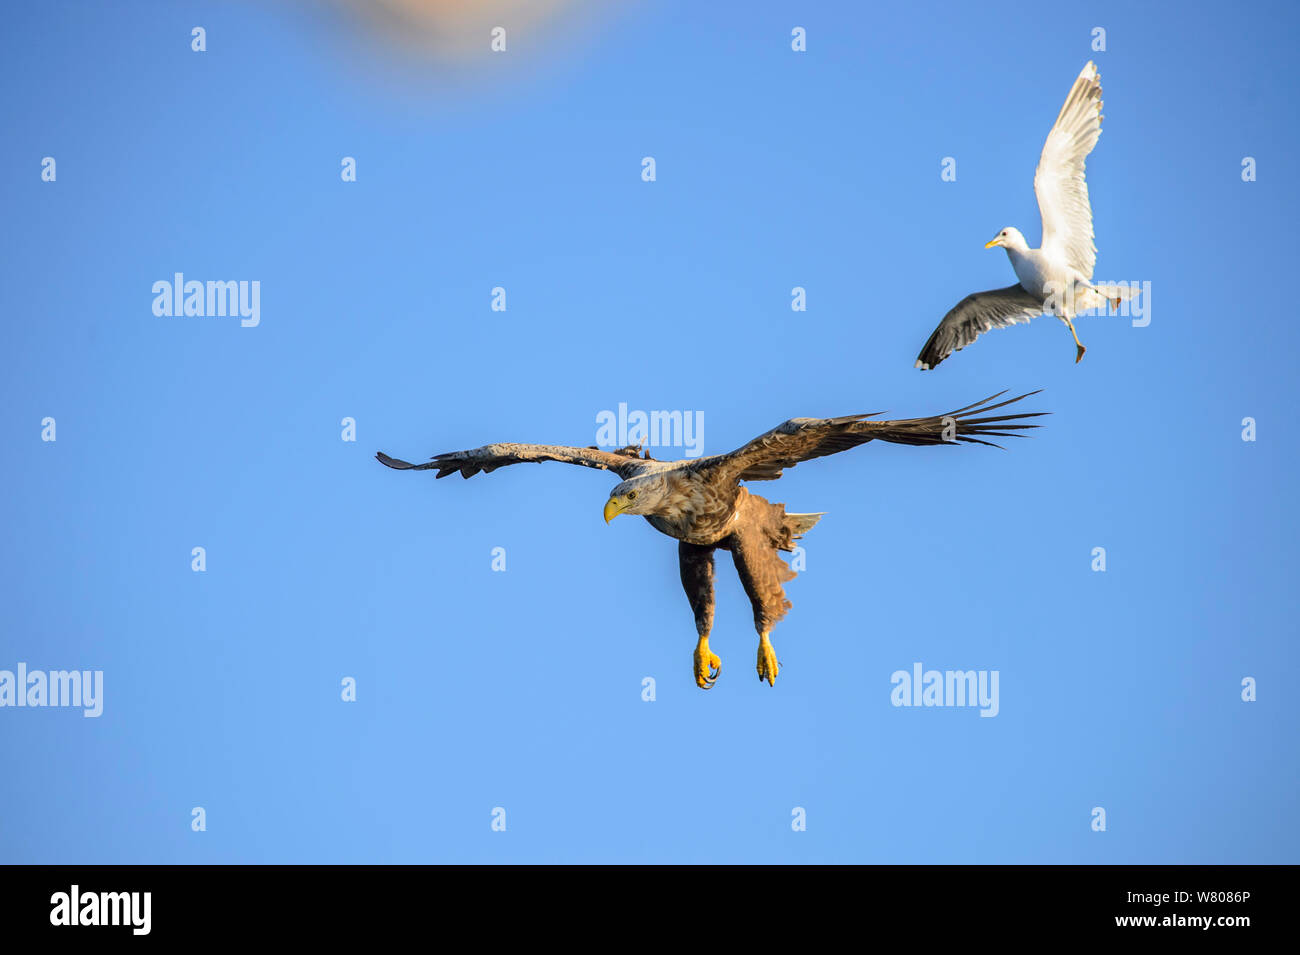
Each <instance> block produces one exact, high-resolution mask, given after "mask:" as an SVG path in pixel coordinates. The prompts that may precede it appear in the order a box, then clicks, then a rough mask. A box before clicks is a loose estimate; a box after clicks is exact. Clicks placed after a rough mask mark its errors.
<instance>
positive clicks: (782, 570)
mask: <svg viewBox="0 0 1300 955" xmlns="http://www.w3.org/2000/svg"><path fill="white" fill-rule="evenodd" d="M746 505H747V506H746V509H745V511H744V512H743V513H742V514H741V516H740V519H739V520H738V521H737V522H736V524H735V525H734V526H735V530H734V531H732V533H731V536H730V538H729V539H728V541H729V549H730V550H731V558H732V560H734V561H735V563H736V573H737V575H739V577H740V582H741V584H742V585H743V586H744V588H745V593H746V594H748V595H749V603H750V605H751V606H752V607H753V608H754V629H755V630H756V631H758V678H759V679H760V680H766V681H767V683H768V685H769V686H776V675H777V673H778V672H779V671H780V666H779V665H778V664H777V661H776V650H774V649H773V648H772V640H771V633H772V628H773V627H775V626H776V624H777V621H779V620H780V619H781V618H782V617H784V616H785V614H786V611H787V610H789V609H790V601H789V600H787V599H786V596H785V588H784V586H783V585H784V584H785V583H786V581H789V580H793V579H794V576H795V574H794V571H792V570H791V569H790V565H789V564H787V563H786V562H785V561H783V560H782V559H781V555H780V553H779V550H780V548H781V547H783V546H784V547H788V546H790V544H791V542H792V540H793V535H794V533H795V530H794V529H793V528H792V527H789V526H787V522H788V518H787V516H786V514H785V510H784V508H783V507H782V506H781V505H780V504H771V503H769V502H767V501H765V500H763V498H761V497H759V496H758V495H756V494H750V495H749V497H748V498H747V502H746Z"/></svg>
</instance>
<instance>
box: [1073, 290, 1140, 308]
mask: <svg viewBox="0 0 1300 955" xmlns="http://www.w3.org/2000/svg"><path fill="white" fill-rule="evenodd" d="M1141 291H1142V286H1141V285H1137V284H1134V285H1090V286H1089V287H1088V289H1087V291H1086V292H1084V293H1083V300H1082V301H1081V302H1080V303H1079V305H1078V310H1079V311H1080V312H1087V311H1091V310H1092V309H1094V308H1103V309H1104V308H1111V307H1114V308H1119V306H1120V303H1121V302H1127V301H1128V300H1129V299H1131V298H1136V297H1137V296H1138V293H1140V292H1141Z"/></svg>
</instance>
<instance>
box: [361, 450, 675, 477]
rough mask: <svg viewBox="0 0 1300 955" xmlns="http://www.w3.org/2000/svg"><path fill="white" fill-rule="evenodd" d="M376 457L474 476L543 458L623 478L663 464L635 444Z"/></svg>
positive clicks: (394, 464) (393, 464) (406, 467)
mask: <svg viewBox="0 0 1300 955" xmlns="http://www.w3.org/2000/svg"><path fill="white" fill-rule="evenodd" d="M375 460H377V461H378V462H379V463H380V464H383V465H387V466H388V467H390V468H396V469H397V470H399V471H433V470H436V471H437V472H438V474H437V476H438V477H440V478H443V477H446V476H447V475H448V474H451V473H452V472H454V471H459V472H460V476H461V477H464V478H471V477H473V476H474V475H475V474H478V473H479V472H480V471H482V472H483V473H485V474H490V473H491V472H493V471H495V470H496V469H497V468H503V467H506V466H507V465H510V464H520V463H523V462H532V463H535V464H539V463H541V462H542V461H560V462H562V463H564V464H580V465H582V466H583V467H584V468H596V469H597V470H601V471H613V472H614V473H615V474H617V475H618V476H619V477H621V478H623V480H627V479H628V478H630V477H635V476H636V475H638V474H641V473H642V472H644V471H647V470H650V469H651V468H653V467H656V466H658V467H662V465H660V463H659V462H657V461H655V460H654V459H652V458H648V457H647V458H643V457H638V456H637V453H636V449H635V448H623V449H620V450H619V451H602V450H601V449H599V448H568V447H562V446H560V445H554V444H487V445H484V446H483V447H481V448H474V449H473V450H471V451H451V452H449V453H447V454H439V455H435V456H434V458H433V460H431V461H428V462H426V463H425V464H411V463H410V462H409V461H399V460H398V459H397V458H390V457H389V456H388V455H386V454H384V452H383V451H379V452H377V453H376V454H375Z"/></svg>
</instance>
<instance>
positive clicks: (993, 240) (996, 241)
mask: <svg viewBox="0 0 1300 955" xmlns="http://www.w3.org/2000/svg"><path fill="white" fill-rule="evenodd" d="M1001 244H1002V236H1000V235H995V236H994V237H993V238H991V239H989V240H988V241H987V242H985V243H984V248H986V249H992V248H994V247H995V246H999V245H1001Z"/></svg>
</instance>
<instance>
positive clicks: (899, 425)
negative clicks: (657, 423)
mask: <svg viewBox="0 0 1300 955" xmlns="http://www.w3.org/2000/svg"><path fill="white" fill-rule="evenodd" d="M1004 394H1006V392H998V394H996V395H992V396H990V397H988V398H985V399H984V400H983V401H977V402H975V403H974V404H972V405H967V406H966V407H965V408H958V409H957V410H956V411H951V412H949V413H948V414H946V415H934V416H932V417H929V418H906V419H901V420H898V421H870V420H867V419H869V418H872V417H874V416H875V415H846V416H844V417H841V418H791V419H790V420H789V421H786V422H785V423H784V424H780V425H777V426H776V427H775V428H773V429H772V430H771V431H768V432H767V433H766V434H761V435H759V436H758V437H757V438H755V439H754V440H752V441H750V442H749V443H748V444H746V445H744V446H743V447H740V448H737V449H736V450H735V451H732V452H731V453H730V454H720V455H715V456H713V457H710V458H700V459H699V460H698V461H696V462H695V463H694V464H693V465H691V467H692V470H695V471H696V472H698V473H701V475H702V476H704V477H707V478H709V479H722V480H728V481H730V480H737V481H774V480H776V479H777V478H779V477H780V476H781V474H782V472H783V470H784V469H785V468H792V467H794V466H795V465H796V464H798V463H799V462H800V461H809V460H812V459H813V458H821V457H825V456H826V455H828V454H837V453H839V452H840V451H847V450H849V449H850V448H856V447H857V446H858V445H860V444H866V443H867V442H868V441H889V442H892V443H894V444H912V445H928V444H957V443H974V444H988V445H993V446H994V447H999V445H995V444H993V442H991V441H985V440H984V438H989V437H994V438H1009V437H1018V435H1017V433H1016V432H1018V431H1023V430H1025V429H1026V428H1036V427H1038V425H1036V424H1025V423H1023V422H1024V420H1025V419H1027V418H1036V417H1039V416H1040V415H1041V414H1045V412H1026V413H1023V414H1003V415H990V414H989V412H990V411H994V410H996V409H998V408H1002V407H1005V406H1006V405H1009V404H1011V403H1013V402H1016V401H1020V400H1021V398H1027V397H1029V395H1034V394H1038V392H1036V391H1031V392H1029V393H1028V394H1023V395H1020V396H1019V397H1016V398H1008V399H1006V400H1005V401H998V402H997V403H996V404H991V403H990V402H994V401H996V399H998V398H1000V397H1001V396H1002V395H1004ZM879 413H880V412H876V414H879ZM946 432H947V434H946Z"/></svg>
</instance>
